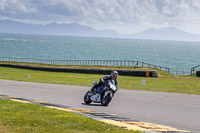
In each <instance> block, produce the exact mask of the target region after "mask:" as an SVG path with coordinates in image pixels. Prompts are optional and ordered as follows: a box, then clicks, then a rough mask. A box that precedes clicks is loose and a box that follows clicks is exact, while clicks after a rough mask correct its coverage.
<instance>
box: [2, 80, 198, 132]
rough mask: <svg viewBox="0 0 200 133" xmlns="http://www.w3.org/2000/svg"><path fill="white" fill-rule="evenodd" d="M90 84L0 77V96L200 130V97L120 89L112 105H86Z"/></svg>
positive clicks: (183, 128) (195, 130)
mask: <svg viewBox="0 0 200 133" xmlns="http://www.w3.org/2000/svg"><path fill="white" fill-rule="evenodd" d="M88 89H89V87H80V86H69V85H55V84H41V83H31V82H19V81H9V80H0V95H10V96H16V97H21V98H27V99H34V100H37V101H44V102H50V103H57V104H62V105H67V106H72V107H75V108H81V109H89V110H93V111H98V112H102V113H109V114H117V115H120V116H123V117H128V118H131V119H135V120H139V121H145V122H151V123H156V124H161V125H165V126H171V127H174V128H179V129H182V130H188V131H192V133H199V132H200V96H199V95H187V94H175V93H162V92H148V91H134V90H118V92H117V93H116V94H115V97H114V98H113V100H112V101H111V103H110V104H109V106H106V107H102V106H99V104H91V105H84V104H83V97H84V94H85V93H86V91H87V90H88Z"/></svg>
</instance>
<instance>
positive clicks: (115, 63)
mask: <svg viewBox="0 0 200 133" xmlns="http://www.w3.org/2000/svg"><path fill="white" fill-rule="evenodd" d="M0 61H1V62H8V63H13V62H20V63H37V64H48V65H68V66H104V67H106V66H119V67H134V68H137V67H148V68H157V69H160V70H163V71H166V72H168V73H171V74H173V75H189V74H190V73H191V71H190V70H185V69H184V68H168V67H162V66H156V65H152V64H149V63H145V62H141V61H134V60H46V59H33V58H14V57H0Z"/></svg>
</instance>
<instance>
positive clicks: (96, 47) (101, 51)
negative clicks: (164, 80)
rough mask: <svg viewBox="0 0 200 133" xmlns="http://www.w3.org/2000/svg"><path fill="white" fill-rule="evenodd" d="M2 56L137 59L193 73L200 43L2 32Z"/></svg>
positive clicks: (196, 63)
mask: <svg viewBox="0 0 200 133" xmlns="http://www.w3.org/2000/svg"><path fill="white" fill-rule="evenodd" d="M0 57H19V58H35V59H54V60H134V61H142V62H146V63H149V64H152V65H157V66H163V67H168V68H183V69H184V70H186V71H188V72H189V71H190V69H191V68H192V67H194V66H197V65H200V42H184V41H160V40H159V41H158V40H137V39H119V38H97V37H73V36H56V35H55V36H53V35H30V34H10V33H0Z"/></svg>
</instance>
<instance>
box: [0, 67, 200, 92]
mask: <svg viewBox="0 0 200 133" xmlns="http://www.w3.org/2000/svg"><path fill="white" fill-rule="evenodd" d="M89 68H90V67H89ZM98 68H101V67H98ZM106 68H107V69H116V67H106ZM102 69H104V68H102ZM121 69H123V68H121ZM124 69H130V68H124ZM132 69H133V68H132ZM138 69H140V70H142V69H148V70H149V68H138ZM152 70H155V69H152ZM158 71H159V72H158V73H159V77H158V78H146V77H131V76H119V78H118V82H119V88H120V89H132V90H145V91H159V92H173V93H186V94H196V95H200V78H197V77H195V76H194V75H192V76H173V75H171V74H168V73H166V72H164V71H160V70H158ZM28 74H29V75H30V79H28ZM103 76H104V75H92V74H79V73H63V72H44V71H33V70H25V69H16V68H7V67H0V79H8V80H17V81H28V82H39V83H51V84H65V85H77V86H92V82H93V81H99V78H101V77H103ZM142 80H146V85H145V86H142Z"/></svg>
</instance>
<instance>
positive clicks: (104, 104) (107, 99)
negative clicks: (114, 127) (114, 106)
mask: <svg viewBox="0 0 200 133" xmlns="http://www.w3.org/2000/svg"><path fill="white" fill-rule="evenodd" d="M111 100H112V96H111V94H108V95H107V96H106V97H105V98H103V99H102V101H101V105H102V106H106V105H108V104H109V103H110V101H111Z"/></svg>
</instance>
